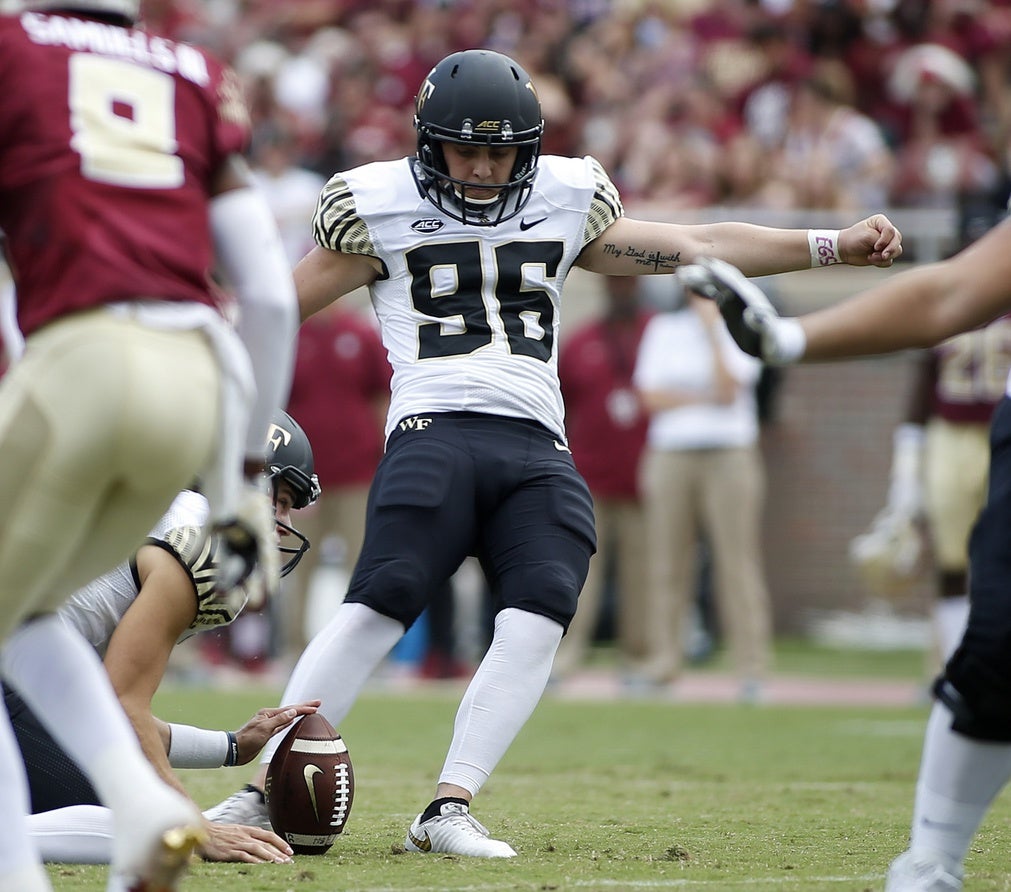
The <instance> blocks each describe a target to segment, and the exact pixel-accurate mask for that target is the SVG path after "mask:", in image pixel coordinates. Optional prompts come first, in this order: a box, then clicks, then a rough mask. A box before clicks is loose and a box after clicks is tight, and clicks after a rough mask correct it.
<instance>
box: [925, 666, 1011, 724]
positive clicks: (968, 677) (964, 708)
mask: <svg viewBox="0 0 1011 892" xmlns="http://www.w3.org/2000/svg"><path fill="white" fill-rule="evenodd" d="M933 692H934V696H935V697H937V699H938V700H940V701H941V702H942V703H943V704H944V705H945V706H947V707H948V709H950V710H951V713H952V715H953V716H954V720H953V721H952V723H951V728H952V730H953V731H957V732H958V733H959V734H964V735H965V736H966V737H971V738H972V739H974V740H985V741H990V742H993V743H1011V685H1009V684H1008V681H1007V677H1006V676H1005V675H998V674H997V673H995V672H994V669H993V667H990V666H987V665H986V664H984V663H983V662H982V661H981V660H979V658H977V657H974V656H971V655H968V654H965V653H964V652H963V651H959V652H957V653H956V654H955V656H954V657H952V659H951V661H950V662H949V663H948V666H947V668H946V669H945V671H944V674H943V675H942V676H941V677H940V678H938V680H937V681H936V682H935V683H934V688H933Z"/></svg>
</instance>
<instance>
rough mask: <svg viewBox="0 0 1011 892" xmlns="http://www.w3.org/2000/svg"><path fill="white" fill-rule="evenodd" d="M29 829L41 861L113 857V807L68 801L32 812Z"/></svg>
mask: <svg viewBox="0 0 1011 892" xmlns="http://www.w3.org/2000/svg"><path fill="white" fill-rule="evenodd" d="M28 832H29V833H30V834H31V837H32V840H33V841H34V843H35V846H36V848H37V849H38V850H39V854H40V855H41V856H42V860H43V861H47V862H50V863H58V864H108V863H109V861H110V860H111V859H112V837H113V826H112V811H111V810H110V809H108V808H106V807H105V806H102V805H69V806H67V807H66V808H54V809H53V810H52V811H44V812H40V813H39V814H37V815H31V816H29V818H28Z"/></svg>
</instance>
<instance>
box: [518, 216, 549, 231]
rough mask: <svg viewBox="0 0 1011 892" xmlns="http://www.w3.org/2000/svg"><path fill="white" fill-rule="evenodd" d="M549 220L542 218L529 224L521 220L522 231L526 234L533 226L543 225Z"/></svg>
mask: <svg viewBox="0 0 1011 892" xmlns="http://www.w3.org/2000/svg"><path fill="white" fill-rule="evenodd" d="M547 219H548V218H547V217H540V218H538V219H537V220H531V221H530V222H529V223H527V221H526V220H520V229H522V230H523V231H524V232H526V231H527V230H528V229H530V228H531V227H532V226H536V225H537V224H538V223H543V222H544V221H545V220H547Z"/></svg>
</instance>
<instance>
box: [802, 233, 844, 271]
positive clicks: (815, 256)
mask: <svg viewBox="0 0 1011 892" xmlns="http://www.w3.org/2000/svg"><path fill="white" fill-rule="evenodd" d="M807 246H808V248H810V250H811V268H812V269H817V268H818V267H819V266H831V265H832V264H833V263H842V262H843V259H842V255H841V254H840V253H839V230H838V229H809V230H808V231H807Z"/></svg>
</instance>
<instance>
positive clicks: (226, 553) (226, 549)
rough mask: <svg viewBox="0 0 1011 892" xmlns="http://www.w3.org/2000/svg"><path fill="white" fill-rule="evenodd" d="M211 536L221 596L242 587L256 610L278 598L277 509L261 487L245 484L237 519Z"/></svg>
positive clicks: (219, 524)
mask: <svg viewBox="0 0 1011 892" xmlns="http://www.w3.org/2000/svg"><path fill="white" fill-rule="evenodd" d="M211 535H212V536H214V537H215V539H216V540H217V555H216V559H217V565H218V580H217V584H216V589H217V590H218V591H219V592H230V591H231V590H233V589H235V588H237V587H239V586H241V587H242V588H243V589H244V590H245V592H246V596H247V598H248V602H247V603H248V605H249V606H250V607H253V608H256V607H259V606H261V605H262V604H263V603H264V601H265V600H266V599H267V598H269V597H273V596H274V595H276V594H277V592H278V589H279V588H280V585H281V557H280V553H279V552H278V549H277V545H278V540H277V530H276V524H275V522H274V506H273V503H272V501H271V498H270V496H268V495H267V493H266V492H265V491H264V489H263V488H262V487H261V486H260V485H258V484H255V483H252V482H249V483H246V484H245V486H244V488H243V492H242V495H241V496H240V498H239V505H238V509H237V510H236V513H235V516H234V517H232V518H230V519H228V520H224V521H219V522H217V523H216V524H214V526H213V527H212V528H211Z"/></svg>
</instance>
